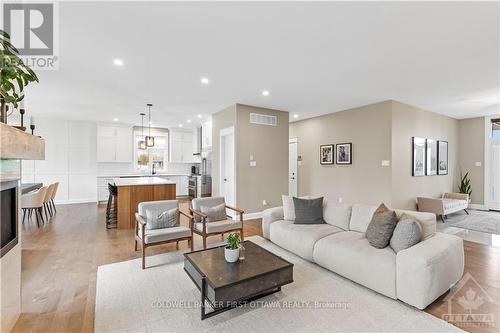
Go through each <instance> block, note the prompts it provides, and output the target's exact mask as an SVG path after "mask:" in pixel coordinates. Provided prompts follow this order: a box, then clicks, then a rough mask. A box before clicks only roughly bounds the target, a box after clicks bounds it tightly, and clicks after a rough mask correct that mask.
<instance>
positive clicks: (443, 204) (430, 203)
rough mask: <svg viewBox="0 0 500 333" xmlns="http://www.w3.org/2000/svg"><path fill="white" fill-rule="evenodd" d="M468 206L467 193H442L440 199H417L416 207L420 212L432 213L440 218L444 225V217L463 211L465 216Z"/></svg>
mask: <svg viewBox="0 0 500 333" xmlns="http://www.w3.org/2000/svg"><path fill="white" fill-rule="evenodd" d="M468 206H469V195H468V194H467V193H444V194H443V196H442V197H441V198H426V197H418V198H417V207H418V211H420V212H427V213H434V214H436V215H437V216H440V217H441V221H443V223H444V218H445V217H446V215H448V214H451V213H455V212H458V211H460V210H463V211H465V213H467V215H468V214H469V212H468V211H467V207H468Z"/></svg>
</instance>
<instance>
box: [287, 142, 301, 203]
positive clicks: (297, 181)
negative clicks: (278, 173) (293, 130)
mask: <svg viewBox="0 0 500 333" xmlns="http://www.w3.org/2000/svg"><path fill="white" fill-rule="evenodd" d="M291 143H295V144H296V146H295V147H296V148H297V158H298V157H299V140H298V138H296V137H295V138H290V139H288V148H289V149H288V151H289V152H290V144H291ZM288 163H290V156H288ZM295 164H296V168H295V169H296V170H297V172H296V173H295V183H296V187H297V188H296V192H297V196H298V195H299V162H298V160H297V161H295ZM288 195H290V164H289V165H288Z"/></svg>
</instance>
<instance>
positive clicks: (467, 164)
mask: <svg viewBox="0 0 500 333" xmlns="http://www.w3.org/2000/svg"><path fill="white" fill-rule="evenodd" d="M484 137H485V133H484V117H479V118H471V119H463V120H460V122H459V147H460V148H459V149H460V150H459V157H460V158H459V172H460V170H461V171H462V172H463V173H464V174H465V173H466V172H469V175H470V179H471V185H472V196H471V199H472V203H473V204H480V205H482V204H484ZM476 162H480V163H481V166H476Z"/></svg>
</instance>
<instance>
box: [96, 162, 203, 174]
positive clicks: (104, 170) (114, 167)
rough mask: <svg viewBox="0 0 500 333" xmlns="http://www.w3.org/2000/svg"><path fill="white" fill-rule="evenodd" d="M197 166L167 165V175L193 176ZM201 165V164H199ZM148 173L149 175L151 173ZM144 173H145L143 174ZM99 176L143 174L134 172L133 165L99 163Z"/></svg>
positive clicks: (183, 164)
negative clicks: (194, 168)
mask: <svg viewBox="0 0 500 333" xmlns="http://www.w3.org/2000/svg"><path fill="white" fill-rule="evenodd" d="M193 165H195V164H186V163H167V169H166V171H159V172H167V173H179V174H191V166H193ZM197 165H199V164H197ZM149 172H150V171H149ZM149 172H147V173H149ZM143 173H144V172H143ZM97 174H98V175H120V174H127V175H128V174H141V172H138V171H136V170H134V164H133V163H97Z"/></svg>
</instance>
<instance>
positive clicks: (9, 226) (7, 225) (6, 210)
mask: <svg viewBox="0 0 500 333" xmlns="http://www.w3.org/2000/svg"><path fill="white" fill-rule="evenodd" d="M18 183H19V182H18V181H17V180H15V181H7V182H1V183H0V202H1V206H0V212H1V213H0V223H1V226H0V227H1V230H0V237H1V239H2V247H1V249H0V253H1V255H0V257H3V256H4V255H5V254H6V253H7V252H9V251H10V250H11V249H12V248H13V247H14V246H16V244H17V242H18V239H19V236H18V228H17V219H18V207H17V197H18Z"/></svg>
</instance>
